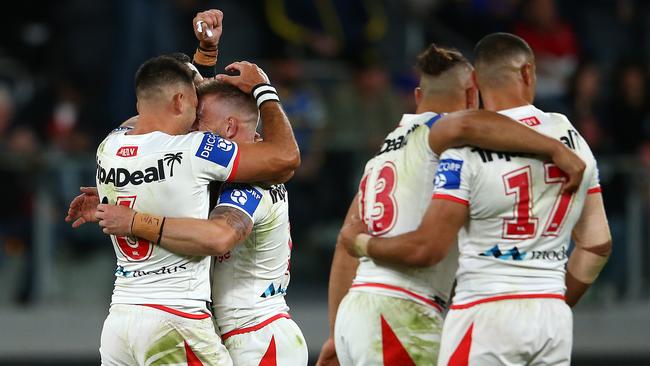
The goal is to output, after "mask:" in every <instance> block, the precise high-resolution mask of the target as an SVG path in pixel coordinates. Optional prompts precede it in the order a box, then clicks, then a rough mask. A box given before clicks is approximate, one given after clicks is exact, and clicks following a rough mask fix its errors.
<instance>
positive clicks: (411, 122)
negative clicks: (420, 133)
mask: <svg viewBox="0 0 650 366" xmlns="http://www.w3.org/2000/svg"><path fill="white" fill-rule="evenodd" d="M441 117H442V115H441V114H437V113H435V112H424V113H419V114H404V115H402V119H401V120H400V124H399V127H406V128H409V127H412V126H419V125H425V126H427V127H429V128H431V126H433V124H434V123H436V122H437V121H438V120H439V119H440V118H441Z"/></svg>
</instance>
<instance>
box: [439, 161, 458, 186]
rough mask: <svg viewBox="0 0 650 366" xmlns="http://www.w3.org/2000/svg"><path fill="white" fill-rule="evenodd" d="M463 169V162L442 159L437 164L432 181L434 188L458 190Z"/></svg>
mask: <svg viewBox="0 0 650 366" xmlns="http://www.w3.org/2000/svg"><path fill="white" fill-rule="evenodd" d="M462 169H463V161H462V160H456V159H442V160H440V164H438V170H437V171H436V176H435V178H434V181H433V185H434V186H435V187H436V188H444V189H458V188H460V174H461V171H462Z"/></svg>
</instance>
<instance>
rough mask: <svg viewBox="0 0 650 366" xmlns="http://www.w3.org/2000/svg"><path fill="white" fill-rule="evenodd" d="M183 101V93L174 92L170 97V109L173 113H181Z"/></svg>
mask: <svg viewBox="0 0 650 366" xmlns="http://www.w3.org/2000/svg"><path fill="white" fill-rule="evenodd" d="M183 102H185V96H184V95H183V93H176V94H174V96H173V97H172V109H173V111H174V114H183V112H184V111H183Z"/></svg>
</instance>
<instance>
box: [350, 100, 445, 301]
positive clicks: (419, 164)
mask: <svg viewBox="0 0 650 366" xmlns="http://www.w3.org/2000/svg"><path fill="white" fill-rule="evenodd" d="M439 118H440V115H437V114H435V113H432V112H428V113H423V114H416V115H412V114H405V115H404V116H403V117H402V120H401V121H400V124H399V126H398V127H397V128H396V129H395V130H394V131H393V132H391V133H390V134H388V136H387V137H386V139H385V140H384V144H383V145H382V147H381V149H380V151H379V153H378V154H377V155H376V156H375V157H374V158H372V159H371V160H370V161H368V163H367V164H366V168H365V171H364V176H363V178H362V180H361V184H360V188H359V199H360V202H359V204H360V208H359V212H360V215H361V216H362V218H363V220H364V222H365V223H366V225H367V226H368V232H369V233H370V234H371V235H373V236H385V237H391V236H395V235H399V234H403V233H406V232H410V231H413V230H415V229H417V227H418V226H419V225H420V222H421V221H422V217H423V216H424V213H425V212H426V209H427V207H428V206H429V202H430V200H431V194H432V193H433V179H434V173H435V171H436V167H437V166H438V158H439V157H438V155H437V154H436V153H434V152H433V151H432V150H431V147H430V146H429V130H430V128H431V126H432V125H433V123H435V122H436V121H437V120H438V119H439ZM456 268H457V256H456V255H455V254H454V253H450V255H449V256H448V257H447V258H446V259H445V260H443V261H442V262H441V263H439V264H437V265H435V266H431V267H426V268H410V267H405V266H396V265H388V264H385V263H376V262H375V261H374V260H372V259H370V258H367V257H364V258H361V259H360V265H359V268H358V270H357V275H356V278H355V279H354V282H353V285H352V290H355V291H370V292H374V293H380V294H386V295H390V296H396V297H401V298H406V299H410V300H415V301H419V302H424V303H426V304H429V305H432V306H435V307H436V308H438V309H439V310H441V309H442V308H444V307H445V306H446V303H447V301H448V298H449V293H450V292H451V287H452V283H453V276H454V272H455V271H456Z"/></svg>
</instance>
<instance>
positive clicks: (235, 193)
mask: <svg viewBox="0 0 650 366" xmlns="http://www.w3.org/2000/svg"><path fill="white" fill-rule="evenodd" d="M261 200H262V194H261V193H260V192H259V191H258V190H257V189H255V188H253V187H251V186H249V185H246V184H229V185H227V186H226V187H225V188H224V190H223V191H222V192H221V194H220V195H219V203H218V204H225V205H229V206H235V207H238V208H241V209H242V210H244V211H246V213H248V214H249V215H250V216H251V217H252V216H253V214H254V213H255V210H256V209H257V206H259V204H260V201H261Z"/></svg>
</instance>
